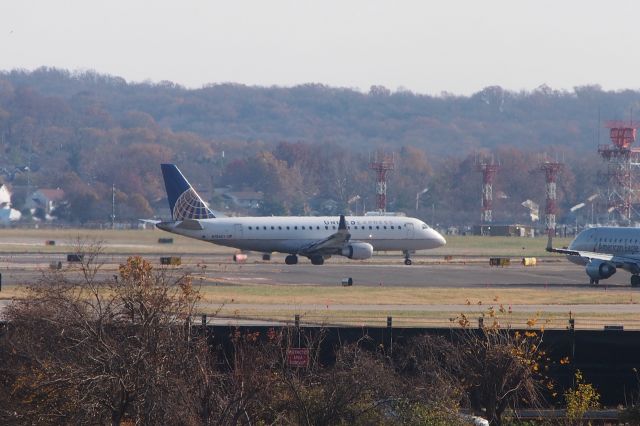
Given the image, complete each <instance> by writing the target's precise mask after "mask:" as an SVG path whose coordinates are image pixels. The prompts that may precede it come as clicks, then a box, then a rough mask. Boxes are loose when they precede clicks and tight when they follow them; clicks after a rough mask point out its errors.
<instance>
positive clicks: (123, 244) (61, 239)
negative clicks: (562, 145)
mask: <svg viewBox="0 0 640 426" xmlns="http://www.w3.org/2000/svg"><path fill="white" fill-rule="evenodd" d="M159 238H173V240H174V243H173V244H160V243H158V239H159ZM446 238H447V245H446V246H444V247H440V248H438V249H434V250H424V251H421V252H419V253H418V254H421V255H428V256H446V255H450V256H512V257H539V256H544V255H545V254H546V252H545V246H546V244H547V239H546V238H545V237H536V238H524V237H522V238H520V237H480V236H447V237H446ZM78 239H81V240H83V241H102V242H103V243H104V249H105V252H107V253H131V254H145V253H177V254H180V253H182V254H184V253H212V254H217V253H220V254H224V253H233V252H234V251H235V250H234V249H230V248H227V247H221V246H216V245H214V244H210V243H205V242H201V241H196V240H193V239H189V238H185V237H181V236H179V235H175V234H169V233H167V232H164V231H160V230H154V229H149V230H110V229H108V230H95V229H11V228H5V229H0V253H15V252H28V253H58V252H68V251H69V250H71V249H73V247H74V244H75V243H76V242H77V241H78ZM49 240H53V241H55V245H53V246H48V245H46V244H45V242H46V241H49ZM569 241H570V239H568V238H558V239H556V240H554V245H555V246H566V245H567V244H568V243H569Z"/></svg>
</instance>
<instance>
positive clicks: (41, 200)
mask: <svg viewBox="0 0 640 426" xmlns="http://www.w3.org/2000/svg"><path fill="white" fill-rule="evenodd" d="M64 201H65V194H64V191H63V190H62V189H60V188H55V189H51V188H40V189H38V190H36V191H35V192H34V193H33V194H31V195H30V196H29V198H28V199H27V202H26V203H25V207H26V208H28V209H29V210H31V212H32V213H34V214H35V213H36V212H37V211H38V210H40V211H42V212H44V215H45V217H46V218H48V219H50V216H51V212H52V211H53V210H55V209H56V207H58V206H59V205H61V204H62V203H63V202H64Z"/></svg>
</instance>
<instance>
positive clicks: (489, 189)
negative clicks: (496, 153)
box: [476, 159, 500, 223]
mask: <svg viewBox="0 0 640 426" xmlns="http://www.w3.org/2000/svg"><path fill="white" fill-rule="evenodd" d="M499 168H500V165H499V164H495V163H494V162H493V159H492V160H491V163H488V162H486V161H485V160H480V161H479V162H478V164H477V168H476V170H477V171H479V172H481V173H482V215H481V217H480V221H481V223H491V222H493V181H494V180H495V177H496V175H497V174H498V169H499Z"/></svg>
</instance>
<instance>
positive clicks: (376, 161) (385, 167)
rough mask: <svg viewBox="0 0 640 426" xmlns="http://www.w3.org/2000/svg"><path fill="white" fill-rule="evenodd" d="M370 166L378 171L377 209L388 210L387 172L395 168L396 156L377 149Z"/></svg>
mask: <svg viewBox="0 0 640 426" xmlns="http://www.w3.org/2000/svg"><path fill="white" fill-rule="evenodd" d="M369 168H370V169H372V170H375V171H376V209H377V210H378V211H379V212H385V211H387V173H388V172H389V171H392V170H393V169H395V156H394V155H393V154H386V153H384V152H382V151H376V152H375V154H373V155H372V156H371V158H370V162H369Z"/></svg>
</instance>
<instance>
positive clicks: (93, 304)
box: [4, 246, 199, 424]
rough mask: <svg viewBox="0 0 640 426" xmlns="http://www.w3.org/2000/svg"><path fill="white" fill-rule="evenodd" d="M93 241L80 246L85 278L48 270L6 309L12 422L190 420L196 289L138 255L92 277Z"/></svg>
mask: <svg viewBox="0 0 640 426" xmlns="http://www.w3.org/2000/svg"><path fill="white" fill-rule="evenodd" d="M100 251H101V249H100V247H99V246H89V247H85V251H84V257H83V261H82V264H81V266H80V268H81V271H82V276H83V279H82V280H80V282H71V281H69V280H67V279H66V278H65V276H63V275H62V274H60V273H54V274H52V275H47V276H45V277H44V278H43V279H42V280H41V282H40V283H38V285H35V286H33V287H31V288H30V289H29V294H28V296H27V297H26V298H25V299H24V300H20V301H16V302H14V303H13V304H12V305H11V306H10V307H9V308H8V310H7V318H8V319H9V324H10V325H9V331H8V333H9V334H10V338H9V339H8V341H9V342H10V350H11V352H12V354H13V355H14V356H13V357H12V360H13V362H15V363H16V365H17V366H19V368H20V377H17V378H16V379H17V380H16V381H15V382H14V384H13V387H12V394H13V397H14V400H15V401H17V403H16V404H17V405H19V408H20V410H15V413H14V414H11V413H4V414H5V415H8V416H9V417H11V416H12V415H13V418H9V420H15V421H25V422H34V423H41V424H48V423H51V424H53V423H61V422H64V423H106V422H108V423H111V424H120V423H121V422H122V421H123V420H124V419H125V418H126V419H131V420H133V421H135V422H136V423H142V424H151V423H173V422H174V421H175V423H182V424H184V423H189V421H188V419H190V418H191V416H193V413H192V409H191V408H190V404H189V401H187V400H186V399H185V398H183V396H182V394H181V393H180V391H179V389H181V388H184V387H185V386H186V382H187V381H188V375H185V374H184V373H185V372H186V371H185V370H186V369H188V367H189V366H188V363H187V362H186V361H187V360H189V359H190V356H189V355H190V353H191V352H192V350H193V343H192V342H191V341H190V338H189V337H190V331H189V329H188V327H187V326H185V325H188V324H189V319H190V317H191V314H192V313H193V309H194V306H195V303H196V301H197V300H198V297H199V296H198V293H197V291H195V290H194V288H193V286H192V283H191V280H190V278H189V277H187V276H180V277H178V278H171V277H169V276H168V274H167V273H166V271H165V270H154V269H153V268H152V266H151V265H150V264H149V263H148V262H147V261H145V260H144V259H142V258H140V257H131V258H129V259H128V260H127V262H126V264H124V265H121V267H120V270H119V276H118V279H117V280H109V281H107V282H104V281H100V280H98V279H97V276H98V271H99V269H100V266H99V265H98V264H97V263H96V260H97V259H98V258H99V253H100Z"/></svg>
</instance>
